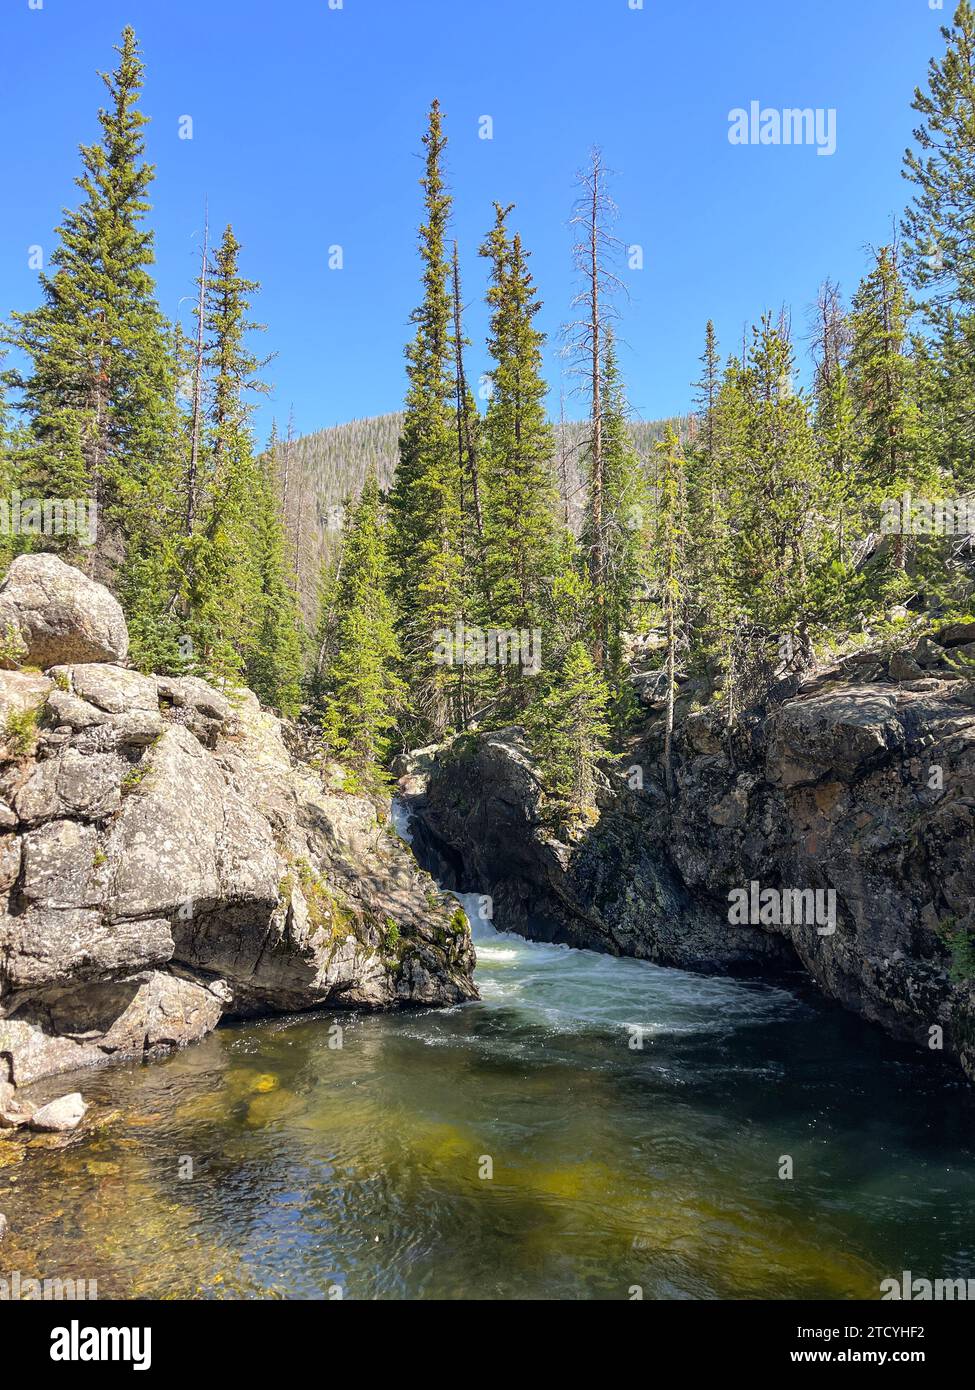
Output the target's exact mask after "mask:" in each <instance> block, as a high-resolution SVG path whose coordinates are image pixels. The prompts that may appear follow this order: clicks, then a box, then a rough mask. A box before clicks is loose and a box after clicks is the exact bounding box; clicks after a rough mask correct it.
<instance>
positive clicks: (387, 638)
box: [322, 472, 403, 784]
mask: <svg viewBox="0 0 975 1390" xmlns="http://www.w3.org/2000/svg"><path fill="white" fill-rule="evenodd" d="M387 541H388V537H387V529H386V523H385V520H384V517H383V510H382V501H381V496H380V492H379V487H378V484H377V482H376V478H375V475H374V474H373V473H371V472H370V474H369V475H368V477H367V478H366V482H365V485H364V487H363V489H362V494H361V496H360V498H359V501H358V504H357V505H356V507H355V509H354V510H353V511H352V513H351V515H350V519H349V523H348V528H347V533H346V538H345V546H344V550H343V563H342V573H341V578H340V579H339V581H338V583H337V586H336V590H335V606H334V639H333V640H331V641H330V643H329V645H330V648H331V657H330V660H329V662H328V666H327V668H326V670H325V673H324V675H323V679H322V688H323V691H324V696H323V700H322V712H323V717H322V726H323V730H324V733H325V740H326V744H327V747H328V750H329V752H330V754H331V755H332V756H333V757H335V758H337V759H338V760H339V761H340V762H342V763H344V764H345V765H346V766H347V767H348V768H349V769H350V770H351V771H352V772H354V773H355V774H356V775H357V776H358V777H359V778H361V779H363V780H364V781H365V782H366V783H367V784H372V783H374V782H375V781H376V780H377V778H378V777H380V775H381V771H382V768H383V766H384V764H385V762H386V760H387V758H388V755H389V752H390V748H391V746H392V740H393V731H394V729H395V725H396V719H397V714H398V713H399V710H400V706H401V703H402V698H403V687H402V683H401V680H400V678H399V676H398V674H397V667H398V664H399V659H400V653H399V647H398V643H397V639H396V629H395V612H394V608H393V605H392V603H391V601H390V597H389V593H388V585H389V579H390V575H389V561H388V550H387Z"/></svg>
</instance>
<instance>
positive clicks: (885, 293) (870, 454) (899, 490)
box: [850, 246, 927, 570]
mask: <svg viewBox="0 0 975 1390" xmlns="http://www.w3.org/2000/svg"><path fill="white" fill-rule="evenodd" d="M909 312H910V306H909V303H908V299H907V292H906V290H905V287H904V282H903V280H902V278H901V274H900V270H899V266H898V260H897V252H896V249H895V248H894V247H891V246H882V247H881V248H880V250H879V251H878V252H877V253H876V259H875V263H874V266H873V269H872V270H871V271H870V272H869V274H868V275H867V276H866V277H865V278H864V280H863V281H861V284H860V287H859V289H858V290H857V293H856V296H855V297H854V300H853V312H852V314H851V315H850V326H851V331H852V345H851V348H850V377H851V382H852V387H853V398H854V406H855V410H856V424H857V433H858V435H859V439H860V463H861V468H862V471H863V478H864V483H865V485H866V487H867V489H868V490H869V497H870V502H871V505H872V507H873V508H874V509H876V512H877V514H878V515H879V508H880V504H881V503H882V502H883V501H884V500H885V499H894V498H897V497H900V496H901V495H902V494H903V493H905V492H908V493H910V492H920V491H922V490H923V488H924V486H925V483H926V481H927V479H926V477H925V470H924V457H923V455H924V451H923V433H922V421H921V414H920V410H919V407H918V399H917V382H916V378H915V373H914V365H913V363H912V361H911V358H910V356H909V353H908V347H909ZM878 526H879V522H878ZM907 551H908V545H907V543H906V540H905V538H904V537H903V536H901V535H898V536H897V537H896V539H895V544H894V547H893V551H892V559H893V564H894V567H895V568H896V569H898V570H903V569H904V567H905V564H906V556H907Z"/></svg>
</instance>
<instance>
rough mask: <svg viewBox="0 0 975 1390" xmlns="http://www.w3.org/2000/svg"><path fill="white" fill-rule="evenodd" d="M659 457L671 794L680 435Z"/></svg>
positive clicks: (680, 541)
mask: <svg viewBox="0 0 975 1390" xmlns="http://www.w3.org/2000/svg"><path fill="white" fill-rule="evenodd" d="M659 449H660V456H661V460H662V468H661V473H660V500H659V503H658V507H657V547H656V559H657V567H658V577H659V584H660V606H661V610H662V614H663V624H664V635H665V639H666V648H665V664H664V670H665V673H666V674H665V693H666V700H667V705H666V713H665V716H664V749H663V767H664V781H665V784H666V787H667V794H668V795H669V796H673V794H674V789H675V787H674V772H673V758H672V745H673V736H674V699H675V696H676V693H677V666H678V652H679V650H681V649H683V647H684V646H685V644H686V635H685V634H684V633H683V632H682V631H681V621H680V615H681V612H682V608H683V598H684V595H683V578H684V561H685V531H686V518H685V513H684V453H683V449H682V448H681V442H680V437H679V436H678V434H677V432H676V431H675V430H674V429H668V431H667V433H666V435H665V436H664V440H663V443H662V444H661V445H660V446H659Z"/></svg>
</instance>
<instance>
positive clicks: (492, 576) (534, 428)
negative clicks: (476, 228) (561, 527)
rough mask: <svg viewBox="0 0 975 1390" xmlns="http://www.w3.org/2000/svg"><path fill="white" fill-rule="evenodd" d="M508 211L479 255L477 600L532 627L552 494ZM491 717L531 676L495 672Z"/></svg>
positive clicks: (546, 557)
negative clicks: (484, 271)
mask: <svg viewBox="0 0 975 1390" xmlns="http://www.w3.org/2000/svg"><path fill="white" fill-rule="evenodd" d="M510 211H511V209H510V208H505V207H502V206H501V204H499V203H496V204H495V223H494V227H493V228H492V230H491V232H490V234H489V235H488V237H487V240H486V241H485V243H484V245H483V246H482V247H481V255H482V256H485V257H486V258H487V259H488V260H489V261H490V264H491V282H490V286H489V289H488V296H487V297H488V304H489V306H490V308H491V311H492V312H491V325H490V337H489V340H488V348H489V351H490V353H491V356H492V359H493V366H492V369H491V383H492V392H491V398H490V401H489V404H488V409H487V414H486V417H485V420H484V424H483V429H482V450H481V478H482V487H483V492H484V504H485V505H484V537H483V557H484V558H483V572H482V582H483V586H484V598H483V600H482V603H483V607H484V611H485V614H486V617H487V624H488V625H489V626H491V627H494V628H497V629H500V630H516V631H523V632H532V631H534V630H535V629H542V628H543V626H546V625H547V617H548V614H549V610H550V607H551V598H550V594H551V585H552V577H553V573H554V569H555V566H556V562H557V557H556V549H555V546H556V532H557V529H558V522H557V519H556V510H557V506H558V497H557V493H556V488H555V478H554V473H553V469H552V457H553V454H554V447H555V445H554V439H553V437H552V431H551V428H550V427H549V425H548V423H547V422H546V417H545V393H546V387H545V382H544V381H543V380H542V376H541V364H542V344H543V342H544V335H543V334H542V333H540V332H539V331H538V329H537V328H536V327H535V326H534V320H535V316H536V315H537V313H538V311H539V310H540V308H541V304H540V302H539V300H538V299H537V297H536V291H535V285H534V282H533V280H532V276H531V273H530V272H529V269H528V263H527V262H528V258H527V253H526V252H525V250H524V248H523V246H522V243H521V237H520V236H519V235H517V234H515V235H514V236H513V237H512V236H511V235H510V234H509V232H508V228H507V217H508V214H509V213H510ZM498 675H499V679H500V682H501V687H502V689H501V694H500V709H499V711H498V714H499V717H500V718H501V719H502V720H506V719H508V718H509V717H510V718H516V717H517V716H518V715H519V713H520V712H522V711H523V710H524V708H525V706H526V704H527V703H528V701H530V700H531V698H532V696H533V693H534V691H533V686H534V683H535V675H529V676H528V677H527V678H526V676H525V672H524V671H523V669H522V668H521V667H519V666H507V667H505V668H503V669H502V670H500V671H499V673H498Z"/></svg>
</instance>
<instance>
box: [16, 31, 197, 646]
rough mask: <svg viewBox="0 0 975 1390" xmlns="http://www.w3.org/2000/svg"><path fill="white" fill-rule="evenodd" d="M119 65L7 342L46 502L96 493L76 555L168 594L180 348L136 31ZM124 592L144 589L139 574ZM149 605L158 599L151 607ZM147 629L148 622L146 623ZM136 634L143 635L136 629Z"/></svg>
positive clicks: (108, 78)
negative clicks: (33, 301) (93, 521)
mask: <svg viewBox="0 0 975 1390" xmlns="http://www.w3.org/2000/svg"><path fill="white" fill-rule="evenodd" d="M116 51H117V52H118V54H119V65H118V67H117V68H116V70H115V71H114V72H113V73H111V74H104V73H103V74H102V78H103V81H104V82H105V85H106V88H107V90H108V95H109V100H108V104H107V106H106V108H105V109H103V110H102V111H100V112H99V121H100V124H101V128H102V137H101V141H100V143H97V144H92V145H83V146H82V147H81V159H82V173H81V175H80V177H79V178H78V180H77V183H78V186H79V188H80V189H81V191H82V194H83V195H84V196H83V199H82V201H81V203H80V205H79V207H78V208H77V209H76V210H74V211H71V212H66V213H65V217H64V221H63V223H62V224H61V226H60V227H59V228H58V229H57V236H58V246H57V248H56V250H55V251H54V253H53V255H52V256H51V264H52V267H53V273H50V274H49V273H43V274H42V275H41V277H40V279H41V289H42V293H43V303H42V304H41V306H40V307H39V308H37V309H35V310H32V311H31V312H29V313H26V314H16V315H14V318H13V331H12V333H11V341H12V342H13V343H15V345H16V346H17V347H18V348H19V349H21V350H22V351H23V352H24V353H26V355H27V356H28V357H29V358H30V361H31V370H30V372H29V374H27V375H26V376H23V377H21V378H19V379H18V384H19V386H20V387H21V389H22V392H23V399H22V404H23V407H24V409H25V411H26V413H27V416H28V419H29V422H30V439H29V446H28V457H27V460H26V466H27V468H28V470H29V472H30V474H31V475H32V478H33V480H34V484H35V486H36V489H37V492H38V494H39V495H44V496H48V497H61V498H89V499H91V501H92V502H93V503H94V504H95V506H96V507H97V512H98V539H97V541H96V544H95V545H94V547H93V548H92V549H91V550H90V551H88V552H85V553H84V554H83V555H82V556H80V557H79V556H77V555H76V554H74V555H72V554H71V550H72V547H71V546H70V544H69V545H68V546H67V549H68V551H69V555H70V557H71V558H79V559H80V560H81V562H82V563H84V565H85V567H86V568H87V569H88V570H89V572H91V573H92V574H93V575H94V576H95V577H96V578H99V579H103V580H105V581H107V582H109V583H112V582H115V581H116V579H117V577H118V573H119V568H120V566H123V568H124V564H125V561H126V556H127V554H128V556H129V558H130V559H132V560H133V561H134V562H135V563H136V565H137V569H138V573H139V575H140V576H142V578H143V579H144V580H149V579H154V580H155V581H156V582H157V583H159V584H161V585H162V586H163V590H165V586H166V583H167V578H168V559H167V556H166V553H165V552H166V549H167V536H168V534H169V533H170V532H171V525H172V507H173V505H174V464H175V460H174V457H173V441H174V440H175V438H176V433H177V430H176V416H175V406H174V400H175V391H174V382H173V366H174V363H173V344H172V340H171V337H170V335H169V333H168V331H167V330H166V327H165V325H164V322H163V320H162V317H161V315H160V312H159V309H158V306H157V304H156V299H155V289H154V284H153V280H152V277H151V275H150V272H149V266H150V265H151V264H152V262H153V260H154V254H153V237H152V233H151V232H150V231H149V230H148V228H146V226H145V225H144V219H145V214H146V213H147V212H148V210H149V203H148V201H147V194H148V190H149V186H150V184H151V182H152V178H153V167H152V166H151V165H150V164H147V163H145V162H144V161H143V154H144V140H143V127H144V126H145V124H146V122H147V120H148V117H146V116H145V115H144V114H143V112H142V111H141V110H140V109H139V105H138V99H139V93H140V91H141V88H142V85H143V63H142V59H141V55H140V52H139V47H138V44H137V42H136V38H135V34H134V33H133V31H132V29H131V28H126V29H125V30H124V31H123V34H122V42H121V46H120V47H119V48H118V49H117V50H116ZM118 583H119V586H120V588H121V589H122V592H123V595H128V596H129V597H130V598H131V597H132V596H133V595H136V596H137V595H138V594H139V593H141V588H140V585H138V584H136V583H135V582H134V577H133V576H132V575H130V576H129V577H128V581H126V577H125V575H124V574H123V576H122V577H121V578H118ZM144 601H145V602H148V600H144ZM136 626H137V629H138V623H137V624H136ZM136 636H138V630H137V632H136Z"/></svg>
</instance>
